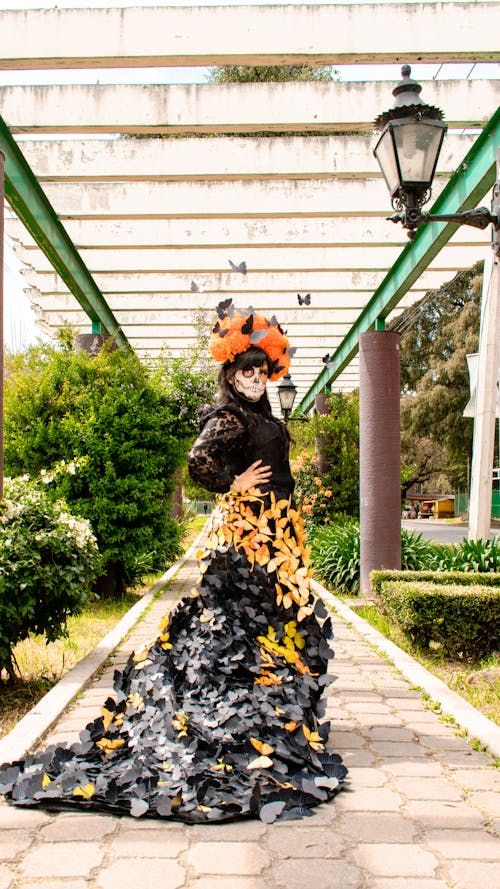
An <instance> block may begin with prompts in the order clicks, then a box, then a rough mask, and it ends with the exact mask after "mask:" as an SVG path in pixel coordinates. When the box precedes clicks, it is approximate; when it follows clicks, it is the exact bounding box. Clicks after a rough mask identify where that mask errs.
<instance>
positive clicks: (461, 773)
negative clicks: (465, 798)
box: [452, 768, 500, 791]
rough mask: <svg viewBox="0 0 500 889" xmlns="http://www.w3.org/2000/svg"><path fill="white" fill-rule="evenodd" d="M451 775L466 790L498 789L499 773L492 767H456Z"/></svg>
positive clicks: (499, 785)
mask: <svg viewBox="0 0 500 889" xmlns="http://www.w3.org/2000/svg"><path fill="white" fill-rule="evenodd" d="M452 777H453V780H454V781H457V782H458V784H460V785H461V786H462V787H464V788H467V789H468V790H472V791H478V790H496V791H499V790H500V774H499V773H498V771H495V770H494V769H488V768H484V769H456V770H455V771H454V772H453V773H452Z"/></svg>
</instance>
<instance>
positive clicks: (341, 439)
mask: <svg viewBox="0 0 500 889" xmlns="http://www.w3.org/2000/svg"><path fill="white" fill-rule="evenodd" d="M327 404H328V410H329V412H328V414H316V416H315V417H313V419H312V420H311V422H310V423H309V424H308V425H307V431H308V433H309V438H310V441H311V442H312V441H314V446H315V449H316V457H313V456H312V454H308V453H307V450H304V451H303V453H302V454H300V455H299V456H298V457H297V458H296V460H294V461H293V462H292V470H293V472H294V476H295V480H296V496H297V499H298V501H299V503H300V504H301V507H302V510H303V512H304V516H305V519H306V523H307V524H323V523H326V524H328V523H329V521H331V520H332V518H334V517H336V516H339V515H344V516H345V515H348V516H356V515H357V514H358V509H359V397H358V394H357V392H353V393H351V394H349V395H343V394H342V393H335V394H332V395H330V396H329V398H328V402H327ZM304 425H305V424H304ZM318 457H321V458H322V459H321V462H322V463H323V464H324V466H325V469H324V470H323V469H322V470H321V471H320V470H319V468H318Z"/></svg>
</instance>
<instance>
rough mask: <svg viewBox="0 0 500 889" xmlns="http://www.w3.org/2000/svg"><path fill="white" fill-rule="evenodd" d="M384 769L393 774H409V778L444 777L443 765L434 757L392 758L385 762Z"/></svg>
mask: <svg viewBox="0 0 500 889" xmlns="http://www.w3.org/2000/svg"><path fill="white" fill-rule="evenodd" d="M384 771H386V772H389V774H391V775H401V776H402V777H404V776H407V777H408V778H413V777H415V778H416V777H422V778H441V777H443V772H444V770H443V765H442V764H441V763H440V762H434V761H433V760H432V759H430V758H428V759H422V758H421V757H419V758H418V759H401V760H397V759H391V760H390V761H389V762H385V763H384Z"/></svg>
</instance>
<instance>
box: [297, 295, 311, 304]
mask: <svg viewBox="0 0 500 889" xmlns="http://www.w3.org/2000/svg"><path fill="white" fill-rule="evenodd" d="M297 300H298V303H299V306H310V305H311V294H310V293H307V294H306V295H305V296H301V295H300V293H297Z"/></svg>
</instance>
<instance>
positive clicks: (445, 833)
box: [426, 830, 500, 873]
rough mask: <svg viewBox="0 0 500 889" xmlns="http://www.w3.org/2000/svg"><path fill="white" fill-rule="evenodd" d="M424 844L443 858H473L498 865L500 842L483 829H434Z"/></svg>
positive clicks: (499, 860)
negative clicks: (462, 830)
mask: <svg viewBox="0 0 500 889" xmlns="http://www.w3.org/2000/svg"><path fill="white" fill-rule="evenodd" d="M426 844H427V845H428V846H430V847H431V849H435V850H436V851H437V852H439V854H440V855H442V856H443V857H444V858H453V860H455V859H457V858H475V859H482V860H483V861H490V860H491V861H497V862H498V864H499V865H500V843H499V842H498V839H497V838H496V837H494V836H492V835H491V834H490V833H487V832H486V831H485V830H467V831H464V832H461V831H458V830H434V831H431V832H430V833H429V834H427V836H426ZM499 873H500V867H499Z"/></svg>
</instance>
